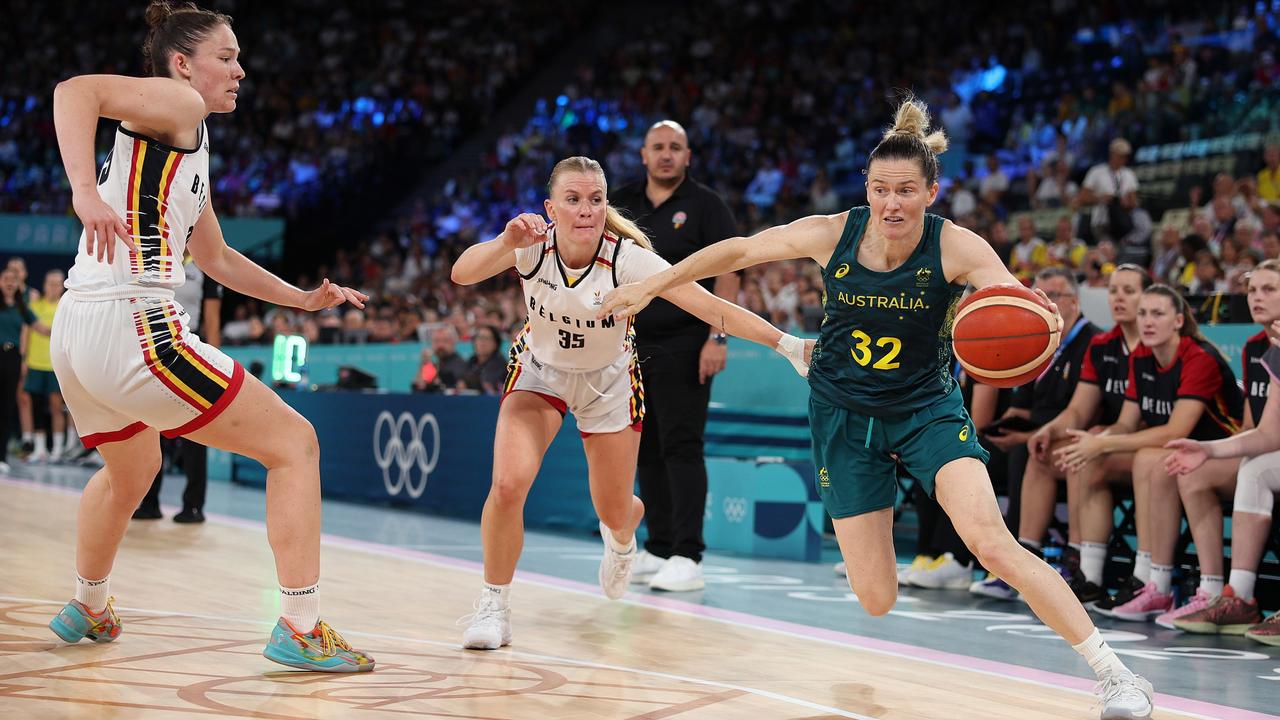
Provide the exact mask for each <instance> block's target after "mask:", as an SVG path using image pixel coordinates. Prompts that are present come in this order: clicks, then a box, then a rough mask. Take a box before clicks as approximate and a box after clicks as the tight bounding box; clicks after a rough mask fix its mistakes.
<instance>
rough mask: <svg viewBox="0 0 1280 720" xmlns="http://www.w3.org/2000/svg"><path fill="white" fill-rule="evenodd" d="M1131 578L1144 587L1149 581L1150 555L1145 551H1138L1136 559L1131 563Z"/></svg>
mask: <svg viewBox="0 0 1280 720" xmlns="http://www.w3.org/2000/svg"><path fill="white" fill-rule="evenodd" d="M1133 576H1134V577H1135V578H1137V579H1139V580H1141V581H1142V583H1143V584H1144V585H1145V584H1146V583H1148V582H1150V581H1151V553H1149V552H1147V551H1146V550H1139V551H1138V557H1137V559H1136V560H1134V561H1133Z"/></svg>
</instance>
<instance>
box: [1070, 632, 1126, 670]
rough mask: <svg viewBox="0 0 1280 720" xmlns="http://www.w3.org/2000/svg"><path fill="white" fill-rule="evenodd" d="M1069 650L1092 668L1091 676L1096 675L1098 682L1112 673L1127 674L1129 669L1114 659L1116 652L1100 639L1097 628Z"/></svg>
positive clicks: (1116, 658)
mask: <svg viewBox="0 0 1280 720" xmlns="http://www.w3.org/2000/svg"><path fill="white" fill-rule="evenodd" d="M1071 649H1072V650H1075V651H1076V652H1078V653H1080V657H1082V658H1084V660H1085V662H1087V663H1089V667H1090V668H1093V674H1094V675H1097V676H1098V679H1099V680H1101V679H1102V678H1104V677H1107V676H1108V675H1111V674H1112V673H1118V672H1129V668H1127V667H1125V666H1124V663H1122V662H1120V658H1118V657H1116V651H1115V650H1112V649H1111V646H1110V645H1108V644H1107V641H1106V640H1103V639H1102V633H1100V632H1098V629H1097V628H1094V630H1093V634H1092V635H1090V636H1089V637H1087V638H1085V639H1084V642H1082V643H1080V644H1079V645H1072V646H1071Z"/></svg>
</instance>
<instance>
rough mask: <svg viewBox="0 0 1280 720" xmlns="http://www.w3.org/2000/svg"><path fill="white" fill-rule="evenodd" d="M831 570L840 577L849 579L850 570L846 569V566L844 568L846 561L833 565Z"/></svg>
mask: <svg viewBox="0 0 1280 720" xmlns="http://www.w3.org/2000/svg"><path fill="white" fill-rule="evenodd" d="M831 569H832V570H834V571H835V573H836V574H837V575H839V576H840V577H849V568H847V567H845V566H844V561H843V560H841V561H840V562H838V563H836V564H835V565H832V566H831Z"/></svg>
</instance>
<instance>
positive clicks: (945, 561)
mask: <svg viewBox="0 0 1280 720" xmlns="http://www.w3.org/2000/svg"><path fill="white" fill-rule="evenodd" d="M972 582H973V570H972V569H971V568H969V567H968V566H966V565H961V564H960V563H959V562H957V561H956V559H955V557H954V556H953V555H952V554H951V553H943V554H942V555H940V556H939V557H938V559H936V560H934V561H933V562H931V563H929V564H928V565H926V566H925V567H924V568H922V569H920V570H916V571H915V572H913V573H911V584H912V585H915V586H916V587H922V588H931V589H933V590H967V589H968V588H969V585H970V584H971V583H972Z"/></svg>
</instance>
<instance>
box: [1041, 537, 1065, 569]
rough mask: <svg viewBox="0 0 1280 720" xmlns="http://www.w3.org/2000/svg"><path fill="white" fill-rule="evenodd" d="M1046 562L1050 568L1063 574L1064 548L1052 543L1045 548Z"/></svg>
mask: <svg viewBox="0 0 1280 720" xmlns="http://www.w3.org/2000/svg"><path fill="white" fill-rule="evenodd" d="M1044 561H1045V562H1046V563H1048V564H1049V567H1051V568H1053V569H1054V570H1056V571H1057V572H1058V573H1059V574H1061V573H1062V546H1061V545H1057V544H1052V543H1051V544H1049V545H1046V546H1045V548H1044Z"/></svg>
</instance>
